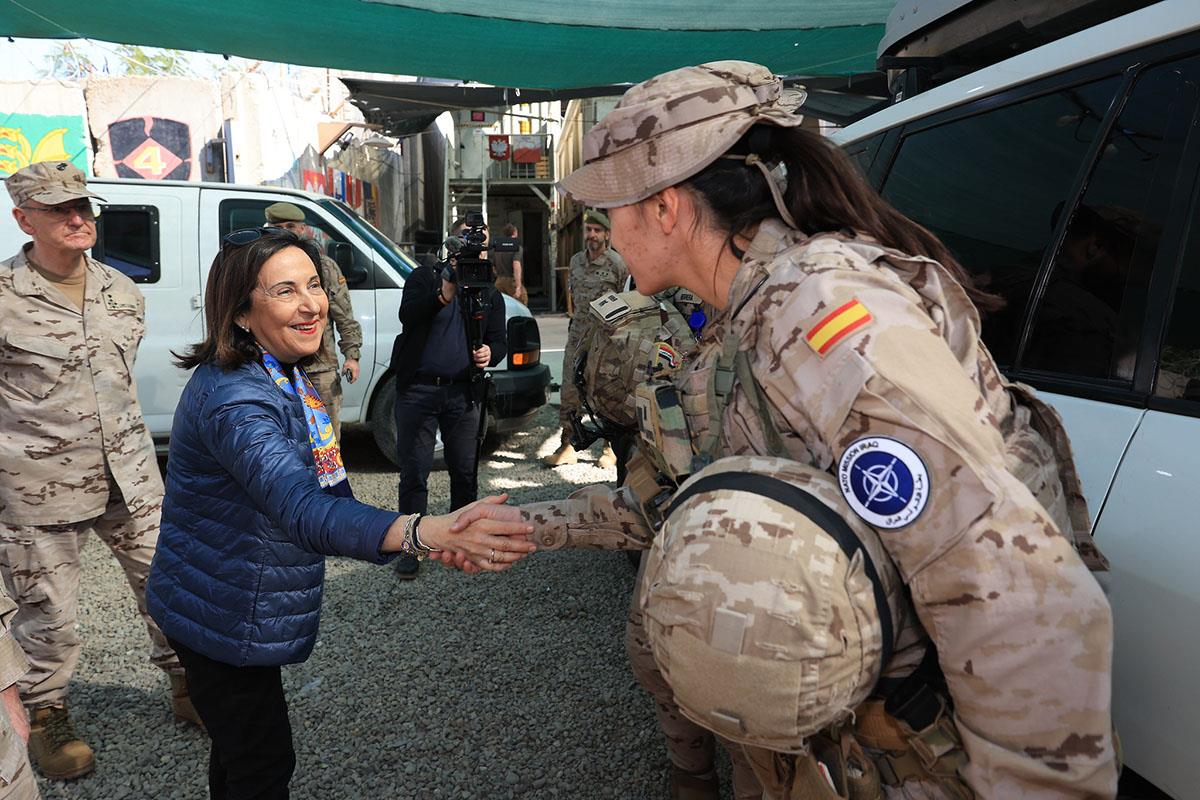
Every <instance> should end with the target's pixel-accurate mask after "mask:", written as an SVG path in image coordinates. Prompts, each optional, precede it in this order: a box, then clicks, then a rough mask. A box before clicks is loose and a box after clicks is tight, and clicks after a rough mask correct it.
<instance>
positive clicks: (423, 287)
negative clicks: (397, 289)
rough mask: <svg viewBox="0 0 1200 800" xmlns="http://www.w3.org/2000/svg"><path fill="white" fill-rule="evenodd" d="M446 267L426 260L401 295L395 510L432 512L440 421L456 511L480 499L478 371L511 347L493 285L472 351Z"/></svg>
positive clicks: (405, 564)
mask: <svg viewBox="0 0 1200 800" xmlns="http://www.w3.org/2000/svg"><path fill="white" fill-rule="evenodd" d="M464 228H466V220H459V221H457V222H455V223H454V227H453V228H451V235H453V236H458V235H460V234H461V233H462V232H463V230H464ZM484 228H485V230H486V226H484ZM442 267H443V265H442V264H433V265H427V266H422V267H420V268H419V269H416V270H414V271H413V273H412V274H411V275H409V276H408V280H407V281H405V283H404V294H403V296H402V298H401V300H400V323H401V325H402V326H403V327H402V330H401V332H400V335H399V336H397V337H396V341H395V343H394V344H393V345H392V365H391V366H392V372H393V373H394V374H395V376H396V461H397V463H399V464H400V486H399V500H398V504H397V510H398V511H399V512H400V513H402V514H413V513H418V512H419V513H422V514H423V513H425V511H426V506H427V505H428V500H429V493H428V490H427V488H426V482H427V480H428V478H429V470H430V467H431V466H432V464H433V446H434V441H435V440H434V432H435V429H438V428H440V429H441V432H442V447H443V452H444V454H445V459H446V467H447V469H448V470H449V472H450V510H451V511H453V510H455V509H458V508H462V507H463V506H465V505H467V504H468V503H471V502H473V501H474V500H475V494H476V477H477V475H476V471H477V462H478V458H479V448H478V435H479V425H480V420H481V416H480V415H481V410H482V408H481V406H482V401H483V395H482V388H483V383H482V381H475V382H474V383H473V382H472V380H471V378H472V372H473V371H474V370H475V369H483V368H485V367H489V366H492V365H494V364H498V363H500V362H501V361H502V360H503V359H504V356H505V354H506V352H507V348H506V342H505V332H504V298H503V297H502V296H501V295H500V293H499V292H497V291H496V290H495V288H493V287H487V288H485V289H483V290H482V291H483V303H484V306H485V307H486V308H487V313H486V316H485V319H484V321H483V345H482V346H481V347H479V348H478V349H477V350H475V351H474V352H473V353H472V352H471V351H470V349H469V346H468V343H467V329H466V322H465V320H464V318H463V313H462V310H461V306H460V305H459V298H458V285H457V283H456V281H454V280H447V279H446V278H447V277H449V278H454V275H453V273H450V274H449V275H444V274H443V272H442ZM417 569H418V561H417V559H416V558H411V557H406V556H402V557H400V558H398V559H396V573H397V574H398V575H399V576H400V577H401V578H405V579H412V578H415V577H416V576H417Z"/></svg>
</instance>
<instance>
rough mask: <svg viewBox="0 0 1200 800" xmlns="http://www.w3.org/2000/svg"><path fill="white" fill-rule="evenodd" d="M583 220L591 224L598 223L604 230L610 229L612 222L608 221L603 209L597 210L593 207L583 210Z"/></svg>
mask: <svg viewBox="0 0 1200 800" xmlns="http://www.w3.org/2000/svg"><path fill="white" fill-rule="evenodd" d="M583 221H584V223H585V224H586V223H588V222H590V223H592V224H593V225H599V226H601V227H602V228H604V229H605V230H606V231H611V230H612V223H611V222H609V221H608V215H607V214H605V213H604V212H603V211H598V210H596V209H594V208H589V209H588V210H587V211H585V212H583Z"/></svg>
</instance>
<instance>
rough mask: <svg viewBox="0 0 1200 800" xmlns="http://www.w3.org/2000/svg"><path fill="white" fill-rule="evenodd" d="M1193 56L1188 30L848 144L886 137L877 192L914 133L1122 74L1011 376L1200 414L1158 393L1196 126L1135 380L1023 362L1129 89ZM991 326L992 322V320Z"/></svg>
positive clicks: (1072, 195) (1054, 245)
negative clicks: (1077, 373) (1060, 256)
mask: <svg viewBox="0 0 1200 800" xmlns="http://www.w3.org/2000/svg"><path fill="white" fill-rule="evenodd" d="M1194 55H1200V32H1192V33H1188V34H1184V35H1182V36H1178V37H1175V38H1173V39H1168V40H1165V41H1161V42H1156V43H1154V44H1150V45H1147V46H1145V47H1141V48H1138V49H1136V50H1133V51H1129V52H1126V53H1119V54H1116V55H1114V56H1110V57H1108V58H1105V59H1101V60H1098V61H1094V62H1092V63H1090V64H1084V65H1081V66H1078V67H1074V68H1071V69H1068V70H1065V71H1063V72H1060V73H1057V74H1054V75H1048V76H1046V77H1044V78H1039V79H1037V80H1035V81H1030V82H1029V83H1025V84H1022V85H1020V86H1015V87H1012V88H1010V89H1007V90H1004V91H1002V92H998V93H996V94H994V95H990V96H988V97H984V98H980V99H979V100H977V101H974V102H967V103H963V104H960V105H957V106H955V107H953V108H948V109H945V110H942V111H938V112H935V113H933V114H929V115H927V116H925V117H922V118H919V119H914V120H910V121H908V122H904V123H901V124H899V125H896V126H894V127H892V128H889V129H886V130H883V131H876V132H875V133H873V134H870V135H869V136H868V137H865V138H864V139H861V140H858V141H857V142H854V143H851V144H850V145H847V147H853V146H854V145H855V144H862V143H863V142H868V141H870V140H871V139H878V140H879V145H878V150H877V152H876V154H875V157H874V159H873V163H872V165H871V169H870V172H869V180H870V183H871V185H872V186H873V187H875V188H876V189H877V190H878V189H880V187H881V186H883V184H884V183H885V181H886V179H887V178H888V176H889V175H891V172H892V170H893V168H894V166H895V161H896V157H897V156H898V155H899V152H900V149H901V145H902V144H903V142H904V140H905V139H906V138H907V137H908V136H910V135H913V134H917V133H920V132H921V131H924V130H927V129H930V128H935V127H939V126H941V125H946V124H948V123H951V122H955V121H958V120H961V119H966V118H969V117H972V116H976V115H980V114H985V113H989V112H991V111H994V110H997V109H1000V108H1003V107H1006V106H1010V105H1015V104H1017V103H1021V102H1026V101H1029V100H1033V99H1035V98H1037V97H1041V96H1044V95H1048V94H1054V93H1056V92H1061V91H1063V90H1065V89H1070V88H1072V87H1074V86H1080V85H1083V84H1086V83H1090V82H1092V81H1095V80H1099V79H1102V78H1105V77H1112V76H1121V77H1122V81H1121V83H1120V85H1119V86H1118V88H1117V91H1116V92H1115V93H1114V95H1113V99H1112V101H1111V102H1110V103H1109V107H1108V108H1107V109H1106V110H1105V113H1104V116H1103V119H1102V120H1101V123H1100V128H1099V129H1098V130H1097V134H1096V137H1095V138H1094V139H1093V141H1092V142H1091V144H1090V145H1089V148H1088V151H1087V154H1086V155H1085V156H1084V158H1083V159H1081V161H1080V165H1079V169H1078V172H1077V173H1076V176H1075V179H1074V181H1073V182H1072V185H1071V187H1070V189H1069V190H1068V191H1067V193H1066V194H1065V196H1064V198H1063V208H1064V213H1063V214H1062V215H1061V216H1060V218H1059V220H1058V223H1057V224H1056V225H1055V228H1054V231H1053V233H1052V235H1051V237H1050V239H1049V241H1048V242H1047V246H1046V249H1045V251H1044V252H1043V255H1042V260H1041V262H1040V263H1039V265H1038V270H1037V273H1036V277H1035V279H1034V289H1033V291H1032V292H1031V293H1030V297H1029V299H1028V301H1027V302H1026V304H1025V308H1024V309H1022V312H1021V317H1020V320H1021V321H1020V324H1019V327H1018V335H1019V342H1018V347H1017V351H1016V356H1015V358H1014V359H1013V365H1012V366H1011V367H1009V368H1007V369H1006V370H1005V374H1006V375H1007V376H1008V377H1009V378H1011V379H1013V380H1019V381H1022V382H1024V383H1029V384H1031V385H1033V386H1034V387H1036V388H1038V389H1041V390H1043V391H1047V392H1054V393H1056V394H1065V395H1070V396H1073V397H1079V398H1083V399H1090V400H1097V401H1100V402H1106V403H1116V404H1120V405H1125V406H1131V407H1135V408H1147V407H1149V408H1161V409H1163V410H1170V411H1172V412H1173V413H1183V414H1186V415H1188V416H1200V402H1195V401H1184V400H1178V399H1174V398H1161V397H1155V396H1154V394H1153V391H1154V381H1155V377H1156V375H1157V369H1158V356H1159V353H1160V351H1161V348H1162V344H1163V337H1164V336H1165V332H1166V324H1167V321H1168V320H1169V319H1170V310H1171V309H1170V306H1171V305H1172V304H1173V299H1174V290H1175V285H1176V283H1177V280H1178V275H1179V271H1180V269H1181V268H1182V258H1183V253H1182V248H1183V246H1184V244H1185V243H1186V241H1187V239H1186V237H1187V234H1188V232H1189V229H1190V225H1191V219H1190V215H1191V212H1192V211H1193V210H1195V211H1197V212H1200V171H1198V170H1200V133H1197V131H1196V130H1195V129H1193V130H1192V132H1191V133H1190V135H1189V136H1188V139H1187V141H1186V143H1185V144H1184V148H1183V152H1182V155H1181V157H1180V169H1179V172H1178V174H1177V175H1176V177H1175V181H1174V183H1173V184H1172V185H1171V187H1170V192H1171V202H1170V210H1169V212H1168V214H1167V217H1166V219H1165V220H1164V224H1163V232H1162V237H1161V239H1160V243H1159V251H1158V253H1157V255H1156V257H1155V260H1154V264H1153V267H1152V272H1151V277H1150V283H1149V288H1148V290H1147V295H1146V302H1147V309H1148V311H1147V313H1146V315H1145V318H1144V320H1143V330H1142V336H1141V341H1140V342H1139V344H1138V348H1137V364H1136V366H1135V367H1134V378H1133V382H1132V384H1127V383H1126V382H1124V381H1111V380H1104V379H1097V378H1084V377H1079V376H1071V375H1066V374H1063V373H1054V372H1047V371H1043V370H1032V369H1026V368H1023V367H1022V365H1021V364H1022V359H1023V357H1024V354H1025V349H1026V346H1027V344H1028V340H1029V337H1030V335H1031V334H1032V323H1033V319H1034V316H1035V314H1036V311H1037V308H1038V304H1039V303H1040V300H1041V297H1042V295H1043V294H1044V291H1045V287H1046V285H1047V283H1048V282H1049V277H1050V267H1051V265H1052V264H1053V263H1054V258H1055V256H1057V254H1058V251H1059V249H1060V248H1061V246H1062V242H1063V239H1064V238H1065V236H1066V232H1067V226H1068V224H1069V222H1070V220H1071V217H1072V216H1073V214H1074V212H1075V209H1076V208H1077V207H1078V205H1079V202H1080V200H1081V199H1082V197H1083V195H1084V193H1085V191H1086V189H1087V184H1088V179H1089V178H1090V176H1091V175H1092V173H1093V172H1094V170H1095V167H1096V161H1097V158H1098V157H1099V154H1100V152H1101V149H1102V147H1103V146H1104V144H1105V143H1106V142H1107V140H1108V137H1109V135H1110V133H1111V132H1112V127H1113V125H1114V124H1115V122H1116V120H1117V119H1118V117H1119V116H1120V113H1121V111H1122V110H1123V109H1124V107H1125V103H1126V102H1127V100H1128V98H1129V95H1130V90H1131V89H1132V87H1133V86H1134V85H1135V83H1136V81H1137V79H1138V77H1139V76H1140V75H1141V74H1142V73H1144V72H1145V71H1146V70H1148V69H1151V68H1154V67H1156V66H1159V65H1160V64H1163V63H1164V62H1169V61H1176V60H1180V59H1183V58H1187V57H1189V56H1194ZM881 135H882V138H881V139H880V138H879V137H880V136H881ZM1189 196H1191V197H1192V198H1193V202H1191V203H1189V202H1187V198H1188V197H1189ZM1160 308H1161V309H1163V310H1164V313H1161V314H1156V313H1154V310H1156V309H1160ZM984 324H985V325H986V322H985V323H984ZM1181 405H1186V406H1188V408H1186V409H1185V408H1180V406H1181Z"/></svg>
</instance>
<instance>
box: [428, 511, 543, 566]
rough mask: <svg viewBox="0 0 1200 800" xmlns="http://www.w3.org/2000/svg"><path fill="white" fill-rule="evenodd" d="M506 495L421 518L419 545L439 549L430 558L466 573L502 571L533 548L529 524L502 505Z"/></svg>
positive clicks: (534, 546)
mask: <svg viewBox="0 0 1200 800" xmlns="http://www.w3.org/2000/svg"><path fill="white" fill-rule="evenodd" d="M506 500H508V495H507V494H502V495H494V496H491V497H485V498H483V499H482V500H477V501H475V502H474V503H471V504H470V505H469V506H466V507H464V508H461V509H459V510H458V511H456V512H453V513H451V514H446V515H445V516H439V517H424V518H422V519H421V525H420V527H419V528H418V532H419V535H420V537H421V544H424V545H428V546H429V547H432V548H435V549H437V550H441V551H442V552H440V553H430V556H429V557H430V558H434V559H436V560H438V561H441V562H442V563H443V564H446V565H447V566H452V567H456V568H458V569H461V570H463V571H464V572H468V573H475V572H502V571H504V570H506V569H508V568H509V567H511V566H512V565H513V564H515V563H517V562H518V561H520V560H521V559H522V558H524V557H525V556H527V555H529V554H530V553H532V552H534V551H535V550H537V546H536V545H534V544H533V543H532V542H530V541H528V539H527V537H528V535H529V534H531V533H533V526H532V525H530V524H529V523H527V522H525V521H524V520H523V519H522V515H521V510H520V509H519V508H516V507H515V506H506V505H504V502H505V501H506Z"/></svg>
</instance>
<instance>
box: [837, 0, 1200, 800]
mask: <svg viewBox="0 0 1200 800" xmlns="http://www.w3.org/2000/svg"><path fill="white" fill-rule="evenodd" d="M834 138H835V140H836V141H837V142H838V143H839V144H841V145H842V146H843V147H844V148H845V149H846V150H847V152H849V153H850V154H851V155H853V156H854V157H855V158H856V159H857V160H858V162H859V164H860V165H861V166H862V168H863V169H864V171H865V172H866V174H867V175H868V177H869V179H870V180H871V182H872V183H873V184H874V185H875V186H876V187H877V188H878V189H879V190H880V192H881V193H882V194H883V196H884V197H885V198H886V199H887V200H888V201H889V202H891V203H892V204H893V205H895V206H896V207H897V208H898V209H900V211H902V212H903V213H905V214H906V215H908V216H909V217H911V218H913V219H915V220H916V221H918V222H920V223H921V224H923V225H925V226H926V227H928V228H929V229H930V230H932V231H933V232H934V233H936V234H937V235H938V236H939V237H941V239H942V240H943V241H944V242H945V243H946V244H947V245H949V247H950V248H951V249H952V250H953V251H954V252H955V254H956V255H957V256H958V257H959V259H960V260H961V262H962V264H963V265H964V267H965V268H966V269H967V270H968V271H970V272H972V273H973V274H974V275H975V277H976V278H977V279H978V281H979V282H980V284H981V285H982V286H984V287H985V288H987V289H989V290H991V291H993V292H995V293H997V294H1000V295H1003V296H1004V298H1005V299H1006V300H1007V307H1006V308H1005V309H1004V310H1003V311H1002V312H1000V313H998V314H995V315H993V316H992V317H990V318H988V319H986V320H985V321H984V328H983V336H984V340H985V341H986V343H987V344H988V346H989V347H990V348H991V350H992V353H993V354H994V355H995V357H996V360H997V361H998V362H999V363H1000V365H1001V367H1002V368H1003V369H1004V370H1005V372H1006V373H1007V374H1008V375H1009V376H1010V377H1012V378H1015V379H1018V380H1021V381H1024V382H1027V383H1030V384H1033V385H1034V386H1036V387H1038V388H1039V389H1040V390H1041V392H1042V393H1043V395H1044V396H1045V397H1046V398H1047V399H1048V400H1050V402H1052V403H1053V404H1054V405H1055V407H1056V408H1057V409H1058V410H1059V412H1060V413H1061V414H1062V415H1063V417H1064V419H1065V421H1066V425H1067V429H1068V431H1069V432H1070V434H1071V441H1072V443H1073V445H1074V448H1075V457H1076V460H1077V462H1078V465H1079V469H1080V474H1081V476H1082V480H1083V485H1084V490H1085V493H1086V494H1087V499H1088V504H1089V506H1090V508H1091V512H1092V517H1093V532H1094V534H1095V537H1096V541H1097V543H1098V544H1099V546H1100V548H1101V549H1102V550H1103V551H1104V552H1105V554H1106V555H1107V556H1108V557H1109V559H1110V560H1111V562H1112V571H1111V572H1110V573H1108V574H1107V575H1102V576H1100V580H1101V582H1102V583H1103V584H1104V586H1105V588H1106V590H1107V591H1108V594H1109V597H1110V599H1111V601H1112V604H1113V609H1114V614H1115V619H1116V651H1115V678H1114V687H1113V703H1114V713H1115V716H1116V723H1117V728H1118V731H1119V732H1120V735H1121V739H1122V742H1123V745H1124V748H1125V759H1126V764H1127V766H1128V767H1129V768H1132V769H1133V770H1135V771H1136V772H1137V773H1138V774H1140V775H1141V776H1142V777H1144V778H1145V779H1147V780H1149V781H1151V782H1152V783H1153V784H1155V785H1156V786H1157V787H1158V788H1159V789H1160V790H1162V791H1165V792H1167V793H1169V794H1170V795H1171V796H1172V797H1174V798H1178V799H1179V800H1182V799H1183V798H1200V758H1197V757H1196V755H1195V754H1196V750H1195V748H1196V747H1197V743H1198V742H1200V715H1198V714H1197V713H1196V708H1197V702H1198V698H1200V690H1198V689H1197V686H1196V684H1195V683H1194V681H1195V679H1196V675H1197V672H1198V671H1200V580H1198V579H1197V568H1198V567H1200V526H1198V525H1197V519H1198V518H1200V225H1197V224H1194V223H1195V221H1196V220H1197V215H1198V213H1200V200H1198V190H1200V180H1198V175H1200V2H1197V0H1167V2H1160V3H1156V4H1154V5H1150V6H1148V7H1146V8H1143V9H1141V10H1139V11H1135V12H1133V13H1130V14H1126V15H1125V16H1122V17H1119V18H1117V19H1114V20H1111V21H1109V22H1106V23H1103V24H1100V25H1097V26H1095V27H1092V28H1090V29H1087V30H1084V31H1081V32H1079V33H1076V34H1073V35H1071V36H1068V37H1065V38H1062V39H1059V40H1058V41H1055V42H1052V43H1050V44H1047V45H1044V46H1042V47H1039V48H1037V49H1035V50H1030V51H1029V52H1026V53H1023V54H1021V55H1018V56H1015V57H1012V58H1009V59H1007V60H1004V61H1001V62H998V63H995V64H992V65H991V66H988V67H986V68H984V69H980V70H979V71H977V72H974V73H971V74H968V75H966V76H965V77H962V78H959V79H957V80H954V81H953V82H951V83H946V84H944V85H942V86H939V87H937V88H935V89H932V90H930V91H928V92H926V93H923V94H919V95H916V96H915V97H910V98H909V99H906V100H903V101H902V102H899V103H897V104H895V105H892V106H890V107H888V108H887V109H885V110H883V111H880V112H878V113H876V114H874V115H872V116H870V117H867V118H866V119H863V120H861V121H860V122H857V123H855V124H854V125H851V126H850V127H848V128H846V129H845V130H843V131H841V132H839V133H838V134H836V135H835V137H834Z"/></svg>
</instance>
